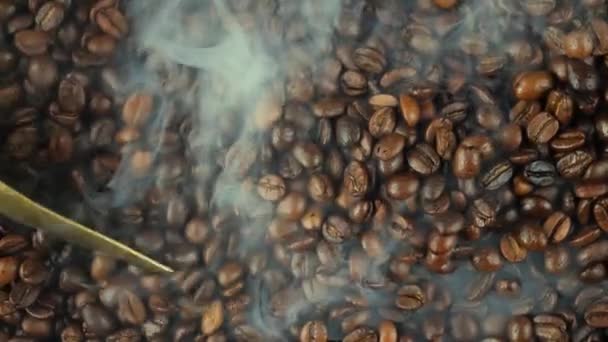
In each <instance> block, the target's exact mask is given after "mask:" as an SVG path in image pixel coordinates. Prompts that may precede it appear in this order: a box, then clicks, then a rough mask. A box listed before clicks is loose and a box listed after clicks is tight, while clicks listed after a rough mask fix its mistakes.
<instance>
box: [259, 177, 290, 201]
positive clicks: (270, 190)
mask: <svg viewBox="0 0 608 342" xmlns="http://www.w3.org/2000/svg"><path fill="white" fill-rule="evenodd" d="M286 189H287V187H286V185H285V181H284V180H283V178H281V177H280V176H277V175H264V176H263V177H262V178H260V180H259V181H258V185H257V191H258V195H259V196H260V197H261V198H262V199H264V200H266V201H273V202H274V201H278V200H280V199H281V198H283V196H285V194H286V192H287V190H286Z"/></svg>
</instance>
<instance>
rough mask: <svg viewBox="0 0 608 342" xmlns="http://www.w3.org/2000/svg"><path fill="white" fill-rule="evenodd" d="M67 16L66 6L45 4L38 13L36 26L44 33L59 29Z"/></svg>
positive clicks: (50, 2)
mask: <svg viewBox="0 0 608 342" xmlns="http://www.w3.org/2000/svg"><path fill="white" fill-rule="evenodd" d="M64 15H65V7H64V4H62V3H60V2H59V1H49V2H46V3H45V4H43V5H42V6H41V7H40V8H39V9H38V12H37V13H36V24H37V25H38V27H40V29H41V30H43V31H52V30H54V29H56V28H57V27H59V25H60V24H61V22H62V21H63V18H64Z"/></svg>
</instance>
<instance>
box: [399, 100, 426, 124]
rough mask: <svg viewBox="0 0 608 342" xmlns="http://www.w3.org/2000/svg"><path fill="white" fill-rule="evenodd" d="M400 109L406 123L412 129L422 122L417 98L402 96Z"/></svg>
mask: <svg viewBox="0 0 608 342" xmlns="http://www.w3.org/2000/svg"><path fill="white" fill-rule="evenodd" d="M399 107H400V109H401V115H403V119H405V123H407V124H408V126H410V127H415V126H416V125H417V124H418V122H419V121H420V113H421V110H420V106H419V105H418V102H417V101H416V99H415V98H413V97H412V96H410V95H407V94H402V95H401V96H399Z"/></svg>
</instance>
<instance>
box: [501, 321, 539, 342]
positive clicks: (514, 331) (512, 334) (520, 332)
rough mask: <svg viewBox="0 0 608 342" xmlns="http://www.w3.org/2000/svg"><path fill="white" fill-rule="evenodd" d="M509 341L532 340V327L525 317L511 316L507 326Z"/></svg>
mask: <svg viewBox="0 0 608 342" xmlns="http://www.w3.org/2000/svg"><path fill="white" fill-rule="evenodd" d="M507 337H508V339H509V341H513V342H515V341H529V340H532V339H533V338H534V326H533V325H532V321H530V318H528V317H526V316H513V317H512V318H511V319H510V320H509V323H508V324H507Z"/></svg>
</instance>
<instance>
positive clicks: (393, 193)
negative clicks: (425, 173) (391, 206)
mask: <svg viewBox="0 0 608 342" xmlns="http://www.w3.org/2000/svg"><path fill="white" fill-rule="evenodd" d="M419 186H420V181H419V180H418V178H416V176H415V175H414V174H412V173H403V174H396V175H393V176H391V177H390V178H389V179H388V180H387V183H386V192H387V194H388V195H389V196H390V198H392V199H395V200H404V199H406V198H408V197H410V196H412V195H414V194H415V193H416V191H418V188H419Z"/></svg>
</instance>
